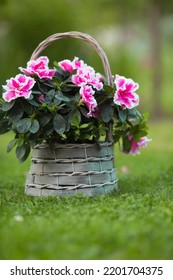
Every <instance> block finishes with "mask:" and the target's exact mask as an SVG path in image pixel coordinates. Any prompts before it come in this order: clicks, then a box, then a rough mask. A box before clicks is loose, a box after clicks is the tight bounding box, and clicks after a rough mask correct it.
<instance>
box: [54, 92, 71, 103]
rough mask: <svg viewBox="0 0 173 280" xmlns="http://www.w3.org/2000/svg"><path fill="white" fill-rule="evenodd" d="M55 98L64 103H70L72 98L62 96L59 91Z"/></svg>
mask: <svg viewBox="0 0 173 280" xmlns="http://www.w3.org/2000/svg"><path fill="white" fill-rule="evenodd" d="M55 98H57V99H58V100H62V101H64V102H70V98H68V97H67V96H65V95H64V94H62V93H61V92H60V91H58V93H57V94H56V95H55Z"/></svg>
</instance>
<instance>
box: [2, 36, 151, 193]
mask: <svg viewBox="0 0 173 280" xmlns="http://www.w3.org/2000/svg"><path fill="white" fill-rule="evenodd" d="M62 36H63V37H76V38H81V39H83V38H84V39H85V41H88V42H89V43H91V44H92V45H93V44H94V46H96V47H95V48H97V52H98V53H99V55H100V57H101V58H102V62H103V66H104V69H106V70H105V72H106V77H105V76H104V75H101V74H100V73H97V72H96V71H95V70H94V69H93V68H92V67H91V66H88V65H87V64H86V63H85V62H84V61H83V60H81V59H79V58H77V57H75V58H74V59H73V60H68V59H65V60H63V61H60V62H55V63H54V67H51V68H49V59H48V57H47V56H40V57H37V56H38V54H37V52H38V49H36V52H35V53H34V54H33V56H32V58H31V60H30V61H29V62H28V63H27V66H26V68H22V67H19V70H20V73H19V74H17V75H16V76H15V77H13V78H10V79H9V80H7V81H6V84H5V85H3V86H2V87H3V92H2V98H1V99H0V133H1V134H2V133H6V132H9V131H13V132H14V138H13V139H12V140H11V141H10V143H9V144H8V146H7V152H10V151H11V150H12V149H13V148H14V147H15V148H16V156H17V158H18V159H19V161H20V162H23V161H25V160H26V159H27V157H28V156H29V154H30V151H31V148H32V149H33V150H34V153H33V158H32V162H33V166H34V168H33V167H32V168H31V169H32V172H30V175H29V177H30V178H29V179H28V180H29V181H27V182H28V185H27V188H28V189H30V190H32V192H28V194H31V195H41V194H42V195H48V194H64V193H65V194H68V193H74V191H76V190H79V189H80V190H84V191H83V192H84V193H86V190H87V192H89V194H93V193H97V192H98V189H99V190H101V191H100V193H102V192H106V191H105V187H106V186H107V189H108V191H111V190H112V189H113V188H115V187H117V179H116V175H115V168H114V163H113V156H111V153H113V152H112V143H119V145H120V149H121V150H122V151H123V152H124V153H131V154H133V155H134V154H136V153H139V151H140V148H141V147H145V146H146V145H147V142H148V141H149V139H148V138H147V137H146V135H147V131H148V127H147V119H148V114H141V113H140V112H139V111H138V110H137V109H136V107H137V106H138V104H139V96H138V94H137V93H136V91H137V90H138V88H139V85H138V84H137V83H136V82H134V81H133V80H132V79H130V78H125V77H124V76H119V75H115V76H112V74H111V73H110V69H109V64H108V61H107V60H106V59H105V57H106V56H105V53H104V52H103V50H102V49H101V48H100V47H99V46H98V44H97V42H96V41H95V40H94V39H93V38H91V37H90V36H89V35H85V34H82V33H79V32H69V33H59V34H56V36H55V35H54V37H50V38H52V40H55V39H59V38H62ZM47 42H48V41H46V43H47ZM93 42H94V43H93ZM46 43H45V41H44V42H43V43H42V44H40V45H39V46H38V48H40V50H39V51H42V49H43V45H44V48H45V46H47V45H46ZM34 55H35V57H34ZM104 64H106V66H105V65H104ZM105 143H107V144H106V145H107V146H105ZM73 145H74V146H75V148H76V146H77V148H78V152H74V153H73V151H72V150H69V148H71V149H73V150H74V146H73ZM90 145H91V146H90ZM92 145H94V146H92ZM63 147H66V148H67V147H68V149H65V152H64V153H65V158H64V154H62V153H63V152H62V150H63ZM80 147H82V149H84V150H80ZM93 147H94V148H93ZM87 148H88V149H90V152H89V153H88V154H86V153H87ZM103 149H104V152H103ZM109 149H111V152H110V150H109ZM95 150H96V151H99V153H101V154H99V160H98V157H97V156H96V155H95ZM83 151H84V153H85V159H83V158H81V157H82V156H81V157H80V154H83ZM105 151H106V153H107V151H108V155H105ZM102 153H103V155H102ZM50 154H51V155H50ZM70 154H73V156H72V158H70ZM74 154H75V155H76V154H77V156H76V157H75V159H74ZM59 155H60V156H59ZM58 156H59V158H58ZM106 157H108V158H109V159H106ZM69 158H70V159H69ZM94 158H95V160H94ZM100 158H101V159H100ZM90 159H91V160H90ZM109 161H110V162H111V166H109V165H110V162H109ZM98 162H99V164H98ZM102 163H103V164H105V166H106V164H107V169H106V171H104V169H103V165H102ZM67 164H68V168H67V169H69V168H70V167H69V165H70V166H72V169H73V170H71V171H68V170H67V171H66V170H65V169H64V168H66V167H67ZM88 164H89V165H90V166H91V165H92V166H94V169H91V170H88ZM75 165H76V166H80V167H79V170H78V169H77V167H76V166H75ZM98 165H99V166H100V165H102V166H101V169H98ZM84 166H85V167H86V166H87V167H86V170H83V168H84ZM50 168H53V169H52V170H50ZM33 169H34V171H33ZM48 170H49V171H48ZM44 172H45V173H44ZM82 172H83V173H82ZM94 175H95V178H96V177H97V179H92V176H94ZM103 175H105V176H106V177H105V178H106V179H105V178H102V176H103ZM108 175H109V178H107V176H108ZM36 177H39V178H41V182H38V178H36ZM67 177H68V180H67V181H66V179H65V178H67ZM98 177H99V178H100V182H98ZM45 178H47V179H46V180H47V181H44V180H45ZM62 178H63V179H62ZM83 178H84V182H83V181H81V180H83ZM73 179H74V180H73ZM92 180H93V181H92ZM104 180H106V182H105V181H104ZM61 181H62V183H61V184H60V182H61ZM71 181H74V183H72V184H71V183H70V182H71ZM91 181H92V182H91ZM107 181H108V183H107ZM86 182H87V183H86ZM111 182H113V183H111ZM99 187H100V188H99ZM88 189H89V191H88ZM91 189H92V191H91ZM96 189H97V191H96ZM64 191H65V192H64Z"/></svg>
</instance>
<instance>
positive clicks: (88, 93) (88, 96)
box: [79, 85, 97, 117]
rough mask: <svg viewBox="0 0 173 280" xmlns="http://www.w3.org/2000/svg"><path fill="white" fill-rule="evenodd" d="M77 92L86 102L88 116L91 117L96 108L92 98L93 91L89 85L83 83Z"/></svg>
mask: <svg viewBox="0 0 173 280" xmlns="http://www.w3.org/2000/svg"><path fill="white" fill-rule="evenodd" d="M79 93H80V96H81V98H82V101H83V102H84V103H85V104H86V106H87V107H88V109H89V112H88V116H89V117H92V116H93V113H94V111H95V110H96V108H97V101H96V99H95V98H94V93H95V91H94V90H93V89H92V87H91V86H88V85H85V86H81V88H80V91H79Z"/></svg>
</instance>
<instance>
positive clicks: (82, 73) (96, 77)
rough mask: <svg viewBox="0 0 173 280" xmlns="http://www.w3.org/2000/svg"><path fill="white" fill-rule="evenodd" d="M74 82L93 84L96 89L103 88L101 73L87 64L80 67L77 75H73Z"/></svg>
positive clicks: (79, 84) (77, 83) (76, 83)
mask: <svg viewBox="0 0 173 280" xmlns="http://www.w3.org/2000/svg"><path fill="white" fill-rule="evenodd" d="M72 82H73V83H74V84H75V85H78V86H84V85H92V86H93V87H94V88H95V89H97V90H101V89H102V88H103V83H102V77H101V75H100V74H99V73H95V70H94V69H93V68H92V67H90V66H87V65H84V67H80V68H78V70H77V73H76V74H75V75H72Z"/></svg>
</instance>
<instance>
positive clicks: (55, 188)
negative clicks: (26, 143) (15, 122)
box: [25, 142, 117, 196]
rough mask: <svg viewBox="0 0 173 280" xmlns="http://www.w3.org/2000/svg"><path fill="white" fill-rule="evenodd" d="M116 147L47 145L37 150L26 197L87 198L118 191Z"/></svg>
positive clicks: (40, 146) (102, 144) (106, 144)
mask: <svg viewBox="0 0 173 280" xmlns="http://www.w3.org/2000/svg"><path fill="white" fill-rule="evenodd" d="M113 154H114V152H113V146H112V144H111V143H109V142H104V143H101V144H100V145H99V146H98V144H56V145H55V146H54V147H52V148H50V147H49V146H48V145H47V144H42V145H39V146H36V147H35V148H34V150H33V157H32V163H31V168H30V172H29V174H28V176H27V180H26V188H25V193H26V194H27V195H31V196H49V195H58V196H67V195H73V194H76V193H83V194H84V195H87V196H92V195H96V194H105V193H109V192H111V191H112V190H114V189H116V188H117V177H116V170H115V168H114V156H113Z"/></svg>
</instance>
